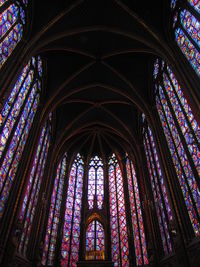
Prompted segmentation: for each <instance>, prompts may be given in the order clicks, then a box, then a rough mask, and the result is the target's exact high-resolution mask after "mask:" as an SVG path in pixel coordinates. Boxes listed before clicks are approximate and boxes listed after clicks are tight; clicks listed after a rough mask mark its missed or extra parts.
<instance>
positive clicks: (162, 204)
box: [143, 120, 172, 255]
mask: <svg viewBox="0 0 200 267" xmlns="http://www.w3.org/2000/svg"><path fill="white" fill-rule="evenodd" d="M143 134H144V148H145V153H146V158H147V166H148V170H149V176H150V180H151V187H152V191H153V197H154V205H155V208H156V213H157V217H158V223H159V227H160V233H161V239H162V245H163V250H164V253H165V255H167V254H169V253H171V252H172V243H171V237H170V231H169V223H170V221H172V212H171V208H170V204H169V200H168V196H167V190H166V186H165V182H164V177H163V172H162V169H161V166H160V161H159V158H158V152H157V149H156V146H155V142H154V137H153V134H152V131H151V129H150V127H149V126H148V125H147V122H145V120H144V126H143Z"/></svg>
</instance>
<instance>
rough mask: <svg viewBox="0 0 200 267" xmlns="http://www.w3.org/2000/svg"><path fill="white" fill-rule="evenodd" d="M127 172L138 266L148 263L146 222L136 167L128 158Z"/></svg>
mask: <svg viewBox="0 0 200 267" xmlns="http://www.w3.org/2000/svg"><path fill="white" fill-rule="evenodd" d="M126 172H127V178H128V191H129V200H130V207H131V219H132V226H133V236H134V244H135V255H136V264H137V266H143V265H144V264H148V263H149V261H148V256H147V247H146V238H145V232H144V224H143V218H142V210H141V203H140V196H139V187H138V181H137V177H136V172H135V168H134V166H133V163H132V161H130V160H129V159H128V158H127V160H126Z"/></svg>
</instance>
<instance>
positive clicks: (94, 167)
mask: <svg viewBox="0 0 200 267" xmlns="http://www.w3.org/2000/svg"><path fill="white" fill-rule="evenodd" d="M103 196H104V174H103V162H102V160H101V159H100V158H99V157H98V156H95V157H94V158H92V159H91V161H90V163H89V172H88V204H89V209H92V208H94V200H95V197H96V201H97V203H95V204H96V205H97V207H98V208H99V209H102V206H103Z"/></svg>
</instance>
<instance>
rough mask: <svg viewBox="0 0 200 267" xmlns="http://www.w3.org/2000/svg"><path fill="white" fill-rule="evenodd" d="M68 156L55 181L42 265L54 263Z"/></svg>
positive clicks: (59, 167) (61, 164) (62, 161)
mask: <svg viewBox="0 0 200 267" xmlns="http://www.w3.org/2000/svg"><path fill="white" fill-rule="evenodd" d="M66 168H67V155H66V154H65V155H64V157H63V158H62V160H61V162H60V163H59V165H58V168H57V172H56V177H55V181H54V187H53V193H52V196H51V204H50V210H49V218H48V223H47V230H46V236H45V243H44V251H43V257H42V263H43V264H44V265H46V264H47V265H48V266H51V265H53V262H54V257H55V248H56V239H57V235H58V224H59V222H60V208H61V202H62V198H63V187H64V181H65V178H66Z"/></svg>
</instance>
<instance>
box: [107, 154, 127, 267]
mask: <svg viewBox="0 0 200 267" xmlns="http://www.w3.org/2000/svg"><path fill="white" fill-rule="evenodd" d="M109 195H110V196H109V197H110V228H111V243H112V261H113V262H114V266H115V267H126V266H129V247H128V234H127V222H126V212H125V200H124V189H123V177H122V173H121V170H120V166H119V163H118V161H117V159H116V156H115V155H114V154H113V155H112V157H111V158H110V160H109Z"/></svg>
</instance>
